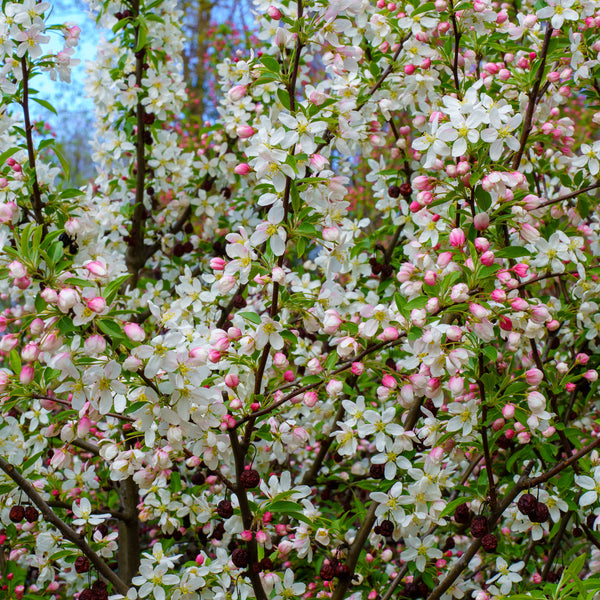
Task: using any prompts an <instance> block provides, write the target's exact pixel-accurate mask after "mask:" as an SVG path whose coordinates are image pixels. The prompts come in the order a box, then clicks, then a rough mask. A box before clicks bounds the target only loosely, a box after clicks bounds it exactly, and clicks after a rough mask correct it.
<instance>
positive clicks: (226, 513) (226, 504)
mask: <svg viewBox="0 0 600 600" xmlns="http://www.w3.org/2000/svg"><path fill="white" fill-rule="evenodd" d="M217 514H218V515H219V516H220V517H221V518H222V519H229V517H231V516H233V506H232V504H231V502H230V501H229V500H221V502H219V504H217Z"/></svg>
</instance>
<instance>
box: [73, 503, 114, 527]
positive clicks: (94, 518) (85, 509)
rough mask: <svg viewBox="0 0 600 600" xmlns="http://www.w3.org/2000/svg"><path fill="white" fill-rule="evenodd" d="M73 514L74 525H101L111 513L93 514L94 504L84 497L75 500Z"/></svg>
mask: <svg viewBox="0 0 600 600" xmlns="http://www.w3.org/2000/svg"><path fill="white" fill-rule="evenodd" d="M72 510H73V514H74V515H75V517H76V518H75V519H74V520H73V525H100V523H103V522H104V521H106V519H110V514H92V505H91V503H90V501H89V500H88V499H87V498H82V499H81V500H80V501H79V504H78V503H77V502H73V507H72Z"/></svg>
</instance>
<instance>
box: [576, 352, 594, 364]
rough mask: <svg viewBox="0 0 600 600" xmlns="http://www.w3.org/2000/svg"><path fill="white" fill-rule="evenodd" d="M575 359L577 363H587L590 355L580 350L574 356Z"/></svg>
mask: <svg viewBox="0 0 600 600" xmlns="http://www.w3.org/2000/svg"><path fill="white" fill-rule="evenodd" d="M575 360H576V361H577V363H578V364H580V365H587V363H588V362H589V360H590V357H589V355H588V354H585V353H584V352H580V353H579V354H578V355H577V356H576V357H575Z"/></svg>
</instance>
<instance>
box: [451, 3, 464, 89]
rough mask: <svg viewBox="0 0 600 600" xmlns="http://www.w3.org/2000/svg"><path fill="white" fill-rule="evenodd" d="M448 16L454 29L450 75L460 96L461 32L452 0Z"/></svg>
mask: <svg viewBox="0 0 600 600" xmlns="http://www.w3.org/2000/svg"><path fill="white" fill-rule="evenodd" d="M450 18H451V19H452V30H453V31H454V60H453V61H452V75H453V77H454V87H455V88H456V93H457V94H458V95H459V97H460V81H459V80H458V54H459V51H460V38H461V36H462V34H461V32H460V31H459V30H458V23H457V21H456V14H455V12H454V1H453V0H450Z"/></svg>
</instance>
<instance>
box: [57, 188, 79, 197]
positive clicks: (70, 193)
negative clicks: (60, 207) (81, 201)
mask: <svg viewBox="0 0 600 600" xmlns="http://www.w3.org/2000/svg"><path fill="white" fill-rule="evenodd" d="M84 194H85V192H82V191H81V190H77V189H75V188H69V189H68V190H65V191H64V192H61V194H60V198H61V199H63V200H68V199H69V198H76V197H77V196H83V195H84Z"/></svg>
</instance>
